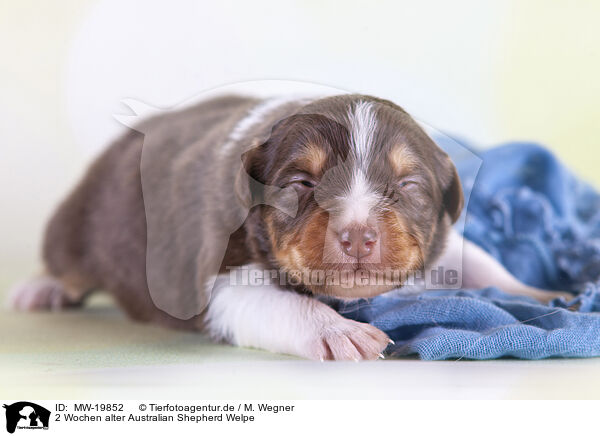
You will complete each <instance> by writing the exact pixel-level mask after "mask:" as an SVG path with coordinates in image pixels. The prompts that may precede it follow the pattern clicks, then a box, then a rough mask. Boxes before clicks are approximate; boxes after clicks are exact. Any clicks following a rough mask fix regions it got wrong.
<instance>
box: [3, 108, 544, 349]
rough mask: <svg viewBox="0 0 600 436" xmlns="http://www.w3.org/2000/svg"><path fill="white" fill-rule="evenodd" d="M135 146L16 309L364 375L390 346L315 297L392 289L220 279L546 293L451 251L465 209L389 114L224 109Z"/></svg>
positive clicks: (201, 113)
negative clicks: (363, 277) (251, 274)
mask: <svg viewBox="0 0 600 436" xmlns="http://www.w3.org/2000/svg"><path fill="white" fill-rule="evenodd" d="M386 129H387V130H386ZM137 130H139V131H130V132H128V133H127V134H125V135H124V136H123V137H122V138H120V139H119V140H117V141H116V142H115V143H114V144H113V145H112V146H111V147H110V148H109V149H108V150H107V151H106V152H105V153H103V154H102V155H101V156H100V157H99V158H98V159H97V160H96V162H95V163H94V164H93V165H92V167H91V168H90V169H89V171H88V173H87V174H86V176H85V177H84V179H83V181H82V182H81V183H80V184H79V185H78V187H77V188H76V189H75V190H74V192H73V193H72V194H71V195H70V196H69V197H68V198H67V199H66V200H65V202H64V203H63V204H62V205H61V206H60V207H59V209H58V211H57V212H56V214H55V215H54V216H53V218H52V219H51V220H50V222H49V224H48V228H47V232H46V237H45V242H44V247H43V259H44V263H45V266H46V272H47V276H46V277H44V278H42V279H37V280H36V281H34V282H30V283H28V284H26V285H24V286H22V287H19V288H18V289H17V291H16V292H15V294H14V300H13V303H14V305H15V306H16V307H18V308H20V309H36V308H47V307H61V306H68V305H77V304H79V303H80V302H81V301H82V299H83V297H84V296H85V295H86V293H87V292H88V291H90V290H93V289H105V290H107V291H109V292H110V293H111V294H112V295H113V296H114V297H115V298H116V299H117V301H118V302H119V303H120V305H121V306H122V307H123V308H124V310H125V311H126V312H127V313H128V314H129V315H130V316H131V317H132V318H134V319H137V320H140V321H152V322H159V323H162V324H166V325H169V326H173V327H178V328H187V329H205V330H206V331H208V333H209V334H211V336H212V337H214V338H215V339H217V340H224V341H227V342H230V343H233V344H236V345H241V346H250V347H258V348H263V349H267V350H271V351H274V352H282V353H290V354H295V355H299V356H303V357H308V358H312V359H355V360H360V359H374V358H377V357H378V356H379V355H380V353H381V352H382V351H383V350H384V349H385V347H386V346H387V344H388V338H387V336H386V335H385V334H384V333H383V332H381V331H380V330H378V329H376V328H375V327H372V326H370V325H367V324H362V323H357V322H354V321H350V320H347V319H345V318H343V317H342V316H341V315H339V314H338V313H336V312H335V311H333V310H332V309H331V308H329V307H328V306H326V305H325V304H323V303H321V302H319V301H318V300H317V299H315V298H313V297H312V296H311V295H310V293H317V294H318V293H322V294H328V295H334V296H338V297H349V298H356V297H368V296H372V295H377V294H379V293H382V292H385V291H388V290H390V289H391V288H393V287H396V286H398V285H401V284H402V283H394V284H393V286H392V285H387V286H381V285H366V286H362V285H361V286H358V285H357V286H355V287H353V288H352V289H351V290H347V289H342V288H340V287H339V286H338V287H336V286H334V285H331V286H329V285H327V286H326V285H323V284H320V283H319V284H312V283H305V282H302V283H300V284H295V285H290V284H289V283H287V282H281V283H263V284H260V285H259V286H255V285H249V284H243V283H241V284H238V283H232V282H231V276H230V271H229V268H232V267H240V266H243V265H249V266H250V268H253V269H256V270H260V269H265V268H271V269H274V270H277V271H280V272H285V273H288V272H290V271H292V270H295V271H296V270H297V271H300V272H301V273H302V272H312V271H314V270H317V269H319V268H324V267H326V268H327V269H329V270H333V271H336V272H340V273H348V272H350V273H351V274H352V275H355V274H356V275H358V272H360V271H363V270H365V271H367V272H378V273H379V272H382V271H384V268H392V269H396V270H401V271H402V272H407V273H410V272H413V271H415V270H419V269H427V268H432V267H433V265H434V264H435V265H438V264H443V265H446V266H447V267H448V268H455V269H456V270H458V271H460V272H461V273H462V272H463V269H464V274H463V287H484V286H491V285H500V286H501V287H502V288H504V289H505V290H506V291H508V292H513V293H517V294H526V295H531V296H534V297H538V298H544V299H548V298H549V296H550V295H551V294H550V293H548V292H545V291H539V290H536V289H532V288H530V287H527V286H526V285H524V284H522V283H520V282H519V281H517V280H516V279H514V277H512V276H511V275H510V274H509V273H508V272H507V271H506V270H505V269H504V268H502V266H501V265H500V264H498V263H497V262H495V261H494V260H493V259H492V258H491V257H490V256H489V255H487V254H486V253H485V252H483V250H481V249H479V248H478V247H476V246H474V245H473V244H470V243H467V244H466V245H464V250H463V251H462V252H461V247H463V241H462V239H461V238H460V237H458V235H456V234H455V233H454V232H452V231H450V224H451V223H452V222H453V221H454V220H455V219H456V218H457V217H458V215H459V214H460V210H461V208H462V193H461V190H460V181H459V180H458V177H457V175H456V171H455V170H454V167H453V166H452V164H451V163H450V161H449V159H447V156H446V155H445V154H444V153H443V152H441V151H440V150H439V149H437V146H435V145H434V144H433V142H431V140H430V139H429V138H428V137H426V135H425V134H424V133H423V132H422V131H421V130H420V129H419V128H418V127H417V126H416V124H414V122H413V121H412V120H411V119H410V117H409V116H408V115H407V114H406V113H405V112H404V111H402V109H400V108H399V107H397V106H395V105H393V104H392V103H390V102H387V101H384V100H379V99H375V98H373V97H366V96H339V97H332V98H328V99H321V100H318V99H317V100H314V101H312V100H294V99H292V100H285V99H271V100H258V99H255V98H251V97H241V96H227V97H221V98H217V99H214V100H210V101H206V102H203V103H201V104H199V105H196V106H194V107H191V108H189V109H186V110H183V111H179V112H174V113H167V114H164V115H161V116H159V117H156V118H153V119H149V120H147V121H145V122H143V123H142V124H141V125H140V126H139V127H138V129H137ZM140 132H143V133H140ZM374 149H377V150H376V153H375V152H373V151H372V150H374ZM383 161H385V163H384V164H382V163H381V162H383ZM378 162H379V163H378ZM309 179H310V180H309ZM388 179H393V180H394V186H395V188H394V190H395V192H394V193H393V196H392V194H390V193H389V189H388V187H387V183H388V182H387V180H388ZM314 180H318V183H313V181H314ZM396 180H397V181H400V182H401V183H400V182H398V183H396ZM340 181H344V183H340ZM315 185H316V186H315ZM394 196H395V197H394ZM334 200H335V201H334ZM399 205H400V206H399ZM373 211H376V213H375V212H373ZM411 214H412V215H411ZM419 214H421V215H419ZM357 232H358V236H356V235H357ZM348 235H350V236H348ZM349 238H350V239H349ZM357 238H358V239H357ZM361 238H362V239H361ZM356 241H359V242H357V243H356V244H355V242H356ZM447 241H448V244H446V242H447ZM357 244H358V247H359V248H356V246H357ZM446 245H448V247H447V249H446V251H445V252H444V248H445V247H446ZM357 250H358V251H357ZM361 250H362V251H361ZM461 254H462V256H461ZM463 256H464V264H463ZM365 259H367V260H366V261H365ZM436 262H437V263H436ZM469 265H473V266H474V267H473V268H469ZM463 267H464V268H463ZM551 296H552V297H554V296H556V295H551Z"/></svg>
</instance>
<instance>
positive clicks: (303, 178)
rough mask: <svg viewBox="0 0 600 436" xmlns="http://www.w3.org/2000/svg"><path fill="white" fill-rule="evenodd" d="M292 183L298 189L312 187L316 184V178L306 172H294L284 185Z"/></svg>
mask: <svg viewBox="0 0 600 436" xmlns="http://www.w3.org/2000/svg"><path fill="white" fill-rule="evenodd" d="M290 185H294V186H297V187H298V188H300V189H305V190H308V189H314V188H315V187H316V186H317V182H316V180H314V179H313V178H311V177H310V176H309V175H307V174H296V175H294V176H292V177H291V178H290V179H289V181H288V183H287V185H286V186H290Z"/></svg>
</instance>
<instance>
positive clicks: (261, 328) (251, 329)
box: [204, 274, 390, 360]
mask: <svg viewBox="0 0 600 436" xmlns="http://www.w3.org/2000/svg"><path fill="white" fill-rule="evenodd" d="M204 322H205V329H206V330H207V331H208V333H209V334H210V335H211V336H212V337H213V338H215V339H218V340H224V341H227V342H229V343H231V344H234V345H239V346H242V347H253V348H262V349H264V350H268V351H272V352H275V353H285V354H293V355H297V356H301V357H306V358H309V359H315V360H373V359H377V358H378V357H379V356H381V352H382V351H383V350H384V349H385V348H386V347H387V345H388V344H389V342H390V340H389V338H388V337H387V335H386V334H385V333H383V332H382V331H381V330H379V329H377V328H375V327H373V326H371V325H369V324H363V323H359V322H356V321H352V320H349V319H346V318H344V317H342V316H341V315H340V314H338V313H337V312H335V311H334V310H333V309H331V308H330V307H329V306H327V305H325V304H323V303H321V302H320V301H317V300H316V299H314V298H312V297H309V296H306V295H300V294H298V293H296V292H292V291H286V290H283V289H280V288H278V287H277V286H276V285H272V284H261V285H256V286H253V285H232V284H230V281H229V275H228V274H222V275H220V276H218V277H217V281H216V283H215V286H214V288H213V293H212V297H211V300H210V303H209V306H208V309H207V313H206V318H205V320H204Z"/></svg>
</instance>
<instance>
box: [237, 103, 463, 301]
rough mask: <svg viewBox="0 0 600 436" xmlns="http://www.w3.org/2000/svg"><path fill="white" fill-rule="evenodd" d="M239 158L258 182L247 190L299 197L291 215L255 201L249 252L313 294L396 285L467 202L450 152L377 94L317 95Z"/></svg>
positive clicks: (371, 291)
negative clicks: (272, 190)
mask: <svg viewBox="0 0 600 436" xmlns="http://www.w3.org/2000/svg"><path fill="white" fill-rule="evenodd" d="M243 160H244V166H245V170H246V171H247V173H248V174H249V175H250V176H251V177H252V178H253V179H255V180H257V181H258V182H260V183H259V184H256V186H258V187H259V188H258V189H255V190H254V191H253V192H252V195H253V196H255V197H260V196H261V195H264V191H261V188H260V187H261V186H264V185H266V186H276V187H279V188H292V189H283V190H282V191H280V192H282V193H283V194H282V195H283V196H286V195H287V196H289V195H292V194H293V195H294V196H297V202H298V203H297V204H298V212H297V214H296V216H294V217H290V216H289V215H287V214H285V213H283V212H281V211H280V210H278V209H277V208H273V207H268V206H265V205H262V206H259V207H257V208H255V209H253V211H252V212H251V215H250V218H249V220H248V221H247V230H248V234H249V236H250V241H251V242H252V243H253V244H254V246H255V247H254V248H255V253H258V254H259V255H260V256H262V257H263V258H264V259H266V260H268V261H270V262H271V263H273V264H275V265H276V266H278V267H279V268H280V269H281V270H283V271H285V272H287V273H291V274H297V275H298V280H299V282H300V284H301V285H302V286H303V287H304V288H306V289H308V290H310V291H312V292H314V293H321V294H327V295H334V296H337V297H346V298H357V297H371V296H374V295H377V294H380V293H382V292H386V291H388V290H390V289H392V288H393V287H396V286H400V285H401V284H402V282H403V281H404V280H405V279H406V277H407V276H408V275H409V274H410V273H413V272H415V271H417V270H420V269H422V268H424V267H425V266H426V265H427V264H428V263H429V262H431V261H433V260H434V259H435V257H436V256H437V255H439V254H440V252H441V250H442V248H443V246H442V244H443V241H444V240H445V235H446V232H447V231H448V228H449V225H450V224H451V223H452V222H454V221H456V219H457V218H458V216H459V215H460V212H461V210H462V206H463V196H462V189H461V185H460V180H459V178H458V175H457V173H456V169H455V168H454V166H453V164H452V162H451V161H450V159H449V157H448V156H447V155H446V154H445V153H444V152H443V151H442V150H440V149H439V148H438V147H437V145H435V143H434V142H433V141H432V140H431V139H430V138H429V137H428V136H427V135H426V134H425V132H423V130H422V129H421V128H420V127H419V126H418V125H417V124H416V123H415V122H414V121H413V120H412V118H411V117H410V116H409V115H408V114H407V113H406V112H404V111H403V110H402V109H401V108H400V107H398V106H396V105H394V104H393V103H391V102H388V101H385V100H379V99H375V98H373V97H366V96H339V97H331V98H327V99H322V100H318V101H316V102H313V103H311V104H309V105H307V106H305V107H304V108H303V109H302V110H301V111H299V112H298V113H297V114H295V115H292V116H290V117H288V118H286V119H284V120H282V121H280V122H279V123H278V124H276V125H275V126H274V127H273V129H272V133H271V136H270V138H269V139H268V140H267V141H266V142H264V143H263V144H261V145H259V146H257V147H255V148H254V149H252V150H250V151H249V152H247V153H246V154H245V155H244V159H243ZM294 200H295V199H294ZM283 201H285V199H283ZM259 202H260V200H259Z"/></svg>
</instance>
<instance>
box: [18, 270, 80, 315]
mask: <svg viewBox="0 0 600 436" xmlns="http://www.w3.org/2000/svg"><path fill="white" fill-rule="evenodd" d="M86 295H87V291H86V290H85V289H83V288H76V287H71V286H69V285H68V284H66V283H65V281H63V280H59V279H57V278H55V277H52V276H50V275H42V276H39V277H35V278H32V279H30V280H28V281H26V282H23V283H20V284H18V285H16V286H15V287H14V288H13V289H12V290H11V292H10V293H9V297H8V306H9V307H10V308H12V309H16V310H20V311H38V310H61V309H64V308H69V307H78V306H80V305H81V304H82V303H83V300H84V298H85V296H86Z"/></svg>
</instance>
